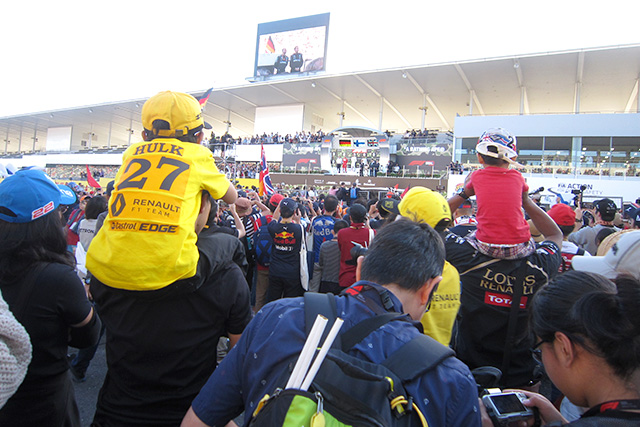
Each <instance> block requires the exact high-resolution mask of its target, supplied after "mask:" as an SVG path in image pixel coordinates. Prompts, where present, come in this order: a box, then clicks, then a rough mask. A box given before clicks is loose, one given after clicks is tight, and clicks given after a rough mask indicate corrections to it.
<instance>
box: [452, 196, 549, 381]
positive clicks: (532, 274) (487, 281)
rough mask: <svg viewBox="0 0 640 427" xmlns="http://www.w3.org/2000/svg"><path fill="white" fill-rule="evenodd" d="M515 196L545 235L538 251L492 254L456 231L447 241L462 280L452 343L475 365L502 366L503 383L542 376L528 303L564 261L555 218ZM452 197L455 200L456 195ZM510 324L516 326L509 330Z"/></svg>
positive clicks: (467, 362) (462, 357)
mask: <svg viewBox="0 0 640 427" xmlns="http://www.w3.org/2000/svg"><path fill="white" fill-rule="evenodd" d="M513 197H518V198H519V199H520V200H522V205H523V207H524V209H525V211H526V212H527V214H529V217H530V218H531V220H532V221H533V223H534V225H535V226H536V228H537V229H538V230H540V232H541V233H542V234H543V235H544V236H545V241H543V242H542V243H541V244H540V245H539V246H538V247H537V249H536V251H535V252H534V253H532V254H531V255H528V256H527V257H525V258H523V259H518V260H507V259H499V258H493V257H491V256H489V255H486V254H484V253H483V252H481V251H479V250H478V248H476V247H475V246H474V245H473V241H472V240H468V239H464V238H462V237H460V236H458V235H455V234H453V233H449V234H448V235H447V239H446V243H445V247H446V251H447V261H449V262H450V263H451V264H452V265H453V266H454V267H456V268H457V269H458V271H459V272H460V279H461V281H462V296H461V300H460V302H461V304H460V314H459V321H458V324H457V333H456V334H454V337H453V340H452V346H453V347H454V349H455V350H456V353H457V355H458V358H459V359H460V360H462V361H463V362H465V363H466V364H467V365H468V366H469V367H470V368H471V369H475V368H478V367H480V366H494V367H496V368H499V369H501V370H502V373H503V375H502V379H501V381H500V386H501V387H519V386H527V385H529V384H530V383H531V382H532V381H537V378H536V376H535V375H534V368H535V366H536V364H535V362H534V361H533V359H531V354H530V352H529V349H530V347H531V345H532V344H533V343H531V342H529V340H528V339H526V338H522V337H523V336H525V335H526V330H527V329H526V328H527V322H526V319H527V307H528V306H529V303H530V299H531V297H532V296H533V295H534V294H535V293H536V292H537V291H538V290H539V289H540V288H541V287H542V286H543V285H545V284H546V283H548V281H549V279H551V278H552V277H553V275H554V274H556V273H557V272H558V269H559V268H560V263H561V262H562V257H561V250H560V247H561V244H562V233H561V232H560V230H559V229H558V226H557V225H556V224H555V222H554V221H553V220H552V219H551V218H550V217H549V216H548V215H547V214H546V213H545V212H544V211H543V210H542V209H540V208H539V207H538V206H537V205H536V204H535V203H533V201H531V199H530V198H528V197H526V198H524V199H523V198H522V195H519V196H517V195H516V194H514V196H513ZM449 202H450V205H451V199H450V200H449ZM458 205H459V202H456V203H455V204H454V206H456V207H457V206H458ZM500 233H502V230H501V231H500ZM518 302H519V304H518ZM512 317H513V319H512ZM509 324H513V325H516V328H515V329H513V330H509V328H508V325H509Z"/></svg>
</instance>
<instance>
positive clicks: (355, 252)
mask: <svg viewBox="0 0 640 427" xmlns="http://www.w3.org/2000/svg"><path fill="white" fill-rule="evenodd" d="M351 243H353V247H352V248H351V251H350V252H349V253H350V254H351V259H350V260H347V261H345V264H348V265H356V264H357V263H358V258H360V257H361V256H367V252H368V251H369V248H365V247H364V246H362V245H361V244H360V243H355V242H351Z"/></svg>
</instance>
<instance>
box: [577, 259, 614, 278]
mask: <svg viewBox="0 0 640 427" xmlns="http://www.w3.org/2000/svg"><path fill="white" fill-rule="evenodd" d="M605 258H606V257H605V256H582V255H576V256H574V257H573V258H572V259H571V266H572V267H573V269H574V270H576V271H585V272H587V273H597V274H601V275H603V276H604V277H606V278H608V279H615V278H616V276H617V275H618V274H617V273H616V271H615V270H614V269H613V267H611V266H610V265H609V263H607V261H606V259H605Z"/></svg>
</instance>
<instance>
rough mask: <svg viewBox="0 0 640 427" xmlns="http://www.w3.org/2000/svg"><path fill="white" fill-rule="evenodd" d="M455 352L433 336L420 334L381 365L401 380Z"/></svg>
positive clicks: (408, 379) (435, 364) (408, 378)
mask: <svg viewBox="0 0 640 427" xmlns="http://www.w3.org/2000/svg"><path fill="white" fill-rule="evenodd" d="M453 356H455V352H454V351H453V350H452V349H450V348H449V347H445V346H444V345H442V344H440V343H439V342H438V341H436V340H434V339H433V338H431V337H429V336H427V335H424V334H420V335H418V336H416V337H415V338H414V339H412V340H411V341H409V342H408V343H406V344H405V345H403V346H402V347H401V348H400V349H399V350H397V351H396V352H395V353H393V354H392V355H391V356H389V357H388V358H387V359H386V360H385V361H384V362H382V363H381V365H383V366H385V367H387V368H388V369H389V370H390V371H391V372H393V373H394V374H396V375H397V376H398V377H399V378H400V379H401V380H402V381H403V382H405V381H410V380H412V379H414V378H416V377H417V376H419V375H422V374H424V373H425V372H427V371H429V370H431V369H433V368H435V367H436V366H438V365H439V364H440V363H441V362H442V361H444V360H445V359H448V358H449V357H453Z"/></svg>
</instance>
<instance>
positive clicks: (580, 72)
mask: <svg viewBox="0 0 640 427" xmlns="http://www.w3.org/2000/svg"><path fill="white" fill-rule="evenodd" d="M583 76H584V52H579V53H578V66H577V69H576V84H575V89H574V92H573V113H574V114H578V113H579V112H580V95H581V93H582V78H583Z"/></svg>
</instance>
